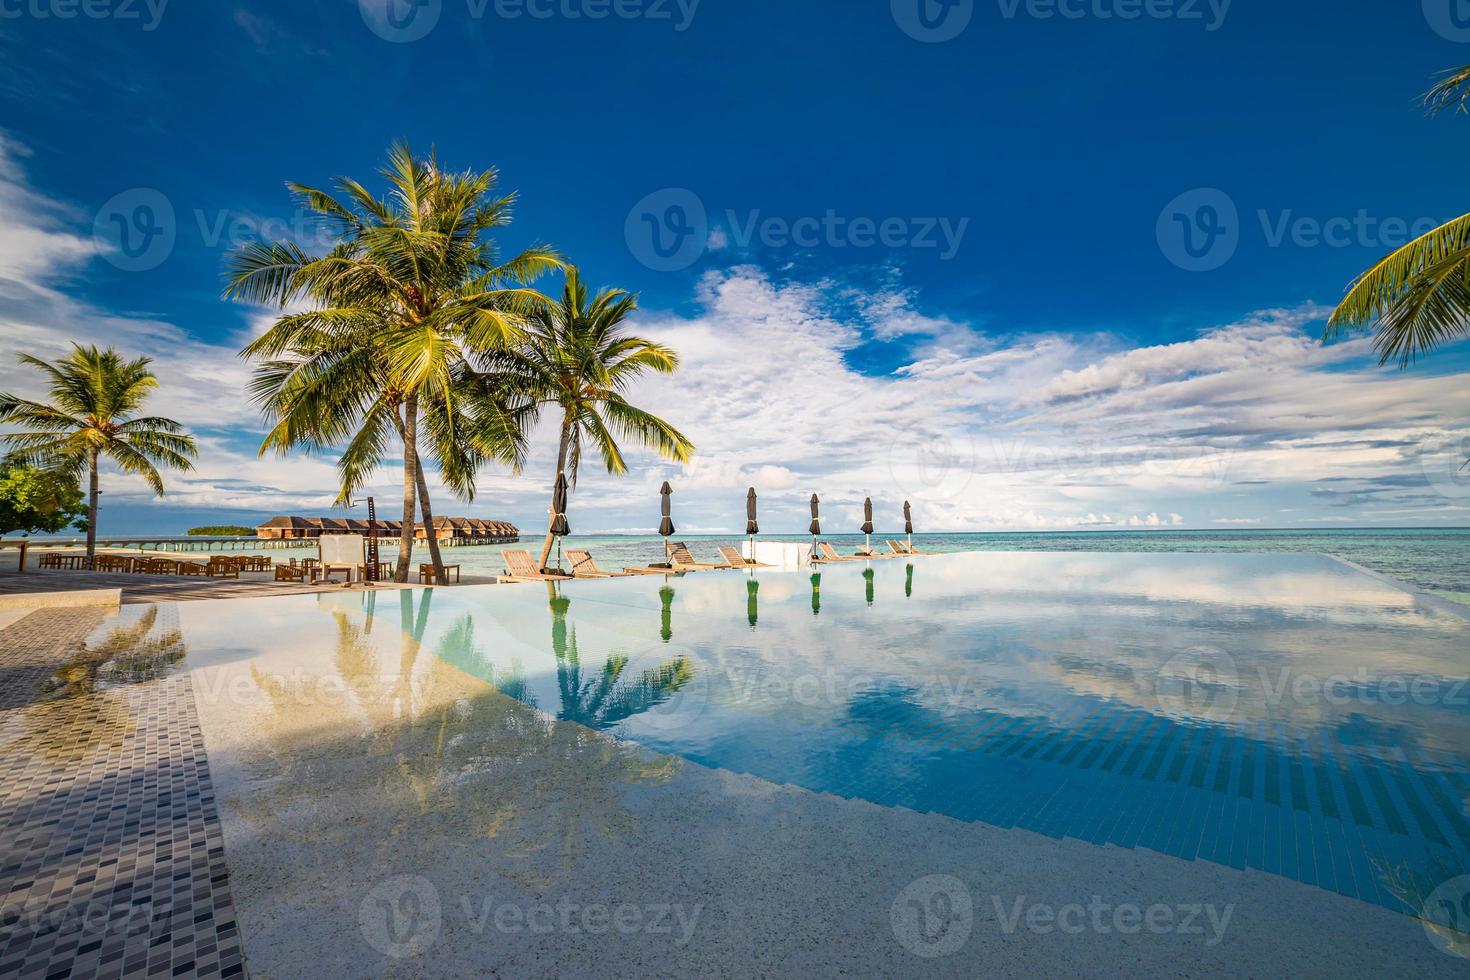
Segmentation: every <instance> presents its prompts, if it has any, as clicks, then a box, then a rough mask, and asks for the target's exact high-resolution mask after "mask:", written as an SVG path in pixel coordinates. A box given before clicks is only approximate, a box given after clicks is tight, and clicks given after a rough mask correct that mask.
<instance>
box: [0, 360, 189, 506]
mask: <svg viewBox="0 0 1470 980" xmlns="http://www.w3.org/2000/svg"><path fill="white" fill-rule="evenodd" d="M20 362H21V363H22V364H28V365H30V366H31V367H33V368H35V369H37V370H38V371H40V372H42V373H43V374H45V375H46V376H47V377H48V378H49V379H50V387H51V403H50V404H44V403H41V402H33V401H27V400H26V399H23V398H17V397H15V396H14V395H9V394H0V422H9V423H11V424H13V425H18V426H22V427H23V428H24V429H25V430H26V431H21V432H10V433H6V434H5V435H3V436H0V439H3V440H4V441H5V442H6V443H8V444H9V445H10V446H11V449H12V452H11V457H12V458H13V459H15V460H16V461H18V462H22V463H27V464H30V465H33V466H39V467H42V468H44V469H48V470H51V471H54V472H57V473H64V474H67V475H68V476H69V477H71V478H72V479H74V480H76V481H78V482H79V481H80V480H81V478H82V477H83V476H86V475H87V474H88V472H89V470H90V469H91V468H92V467H94V466H96V464H97V461H98V460H99V459H107V460H109V461H111V462H112V463H113V464H115V465H116V466H117V467H118V468H119V469H121V470H122V471H123V472H124V473H131V474H133V475H135V476H141V477H142V478H143V479H144V481H146V482H147V484H148V485H149V486H150V487H152V488H153V492H154V493H156V494H158V495H159V496H160V497H161V496H163V477H162V476H161V475H159V472H158V467H159V466H164V467H169V468H173V469H177V470H189V469H193V465H194V464H193V462H192V460H193V457H194V456H195V454H196V453H197V452H198V449H197V447H196V446H195V444H194V439H193V438H192V437H191V436H189V435H187V434H186V433H185V432H184V427H183V426H181V425H180V424H179V423H177V422H175V421H173V420H172V419H164V418H153V417H143V416H138V415H136V414H135V413H136V412H137V411H138V409H140V408H141V407H142V405H143V402H145V401H146V400H147V399H148V396H149V395H150V394H152V392H153V389H155V388H157V387H158V379H157V378H155V377H154V376H153V373H152V372H151V371H149V370H148V365H149V364H150V363H151V362H150V360H149V359H148V358H146V357H140V358H138V359H137V360H135V361H124V360H123V359H122V357H121V355H119V354H118V352H117V351H116V350H114V349H112V348H111V347H109V348H108V349H107V350H105V351H104V350H98V349H97V348H96V347H82V346H81V345H80V344H74V345H73V346H72V352H71V353H70V354H68V355H67V356H66V357H63V358H62V359H61V360H59V361H57V362H56V363H55V364H48V363H47V362H46V361H43V360H41V359H40V358H38V357H32V356H31V355H29V354H22V355H20Z"/></svg>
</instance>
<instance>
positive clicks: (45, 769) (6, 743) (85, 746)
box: [0, 609, 243, 980]
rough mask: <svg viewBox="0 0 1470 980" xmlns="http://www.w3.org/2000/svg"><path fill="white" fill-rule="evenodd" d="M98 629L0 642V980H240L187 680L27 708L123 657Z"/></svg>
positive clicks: (84, 614) (66, 626) (7, 633)
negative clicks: (49, 687)
mask: <svg viewBox="0 0 1470 980" xmlns="http://www.w3.org/2000/svg"><path fill="white" fill-rule="evenodd" d="M110 618H111V617H110V616H109V614H108V613H107V612H106V611H104V610H102V609H43V610H38V611H36V612H33V613H31V614H30V615H28V616H25V617H24V618H22V619H19V620H18V621H16V622H14V623H12V624H11V625H10V626H8V627H7V628H5V629H3V630H0V764H3V766H4V783H3V789H0V976H3V977H17V978H23V980H30V978H60V977H78V978H91V977H156V976H164V977H174V976H223V977H232V976H239V975H241V973H242V970H243V957H242V954H241V950H240V937H239V931H238V928H237V926H236V923H235V913H234V908H233V905H232V903H231V900H230V890H229V878H228V873H227V872H226V869H225V863H224V847H223V838H222V835H221V830H220V824H219V818H218V814H217V812H216V809H215V800H214V790H213V788H212V786H211V784H210V776H209V768H208V765H207V764H206V762H205V755H204V739H203V735H202V733H201V732H200V729H199V721H198V717H197V715H196V713H195V710H194V698H193V692H192V688H191V685H190V680H189V677H188V675H187V674H180V673H177V672H175V673H172V674H167V673H166V672H164V671H162V670H160V669H154V665H151V664H133V665H130V667H129V670H130V671H131V675H130V676H128V677H126V678H118V679H117V682H116V683H113V684H111V685H109V686H108V687H107V688H106V689H105V690H96V689H93V690H90V691H89V690H87V689H86V687H87V685H86V684H79V685H77V687H76V689H75V690H73V691H71V692H61V693H58V694H57V695H55V696H50V697H46V696H43V695H42V693H41V692H42V689H43V687H44V686H45V685H46V684H47V682H48V681H49V680H50V679H51V678H52V677H53V676H54V675H55V674H56V673H57V671H59V670H65V671H67V672H68V673H69V674H71V673H73V672H78V671H80V672H85V671H86V670H87V669H88V668H87V665H88V664H96V663H97V661H98V658H99V657H106V656H111V655H113V654H116V653H118V652H119V651H120V650H122V651H123V652H124V653H125V654H126V652H127V651H126V648H127V647H128V646H130V645H131V644H132V641H133V640H134V637H133V636H130V635H129V634H127V633H124V634H121V635H118V634H113V633H112V632H111V630H110V629H109V627H108V625H107V624H108V621H109V619H110ZM161 618H166V617H165V616H159V617H157V618H156V619H155V621H154V622H153V623H151V624H150V631H149V632H151V633H153V634H154V637H155V638H156V639H161V640H166V639H167V633H168V631H167V628H166V626H165V627H164V628H163V629H162V630H159V631H155V630H154V629H153V628H152V627H154V626H157V625H158V624H157V619H161ZM156 647H157V648H156V649H150V650H148V651H146V653H149V654H152V653H156V654H158V655H159V656H160V657H162V658H163V659H169V658H171V657H173V656H176V653H177V652H176V651H171V650H170V649H169V644H168V643H167V642H164V643H160V644H156ZM78 676H79V675H78Z"/></svg>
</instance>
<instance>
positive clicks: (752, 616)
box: [745, 578, 761, 626]
mask: <svg viewBox="0 0 1470 980" xmlns="http://www.w3.org/2000/svg"><path fill="white" fill-rule="evenodd" d="M760 590H761V584H760V583H759V582H757V581H756V580H755V579H753V578H752V579H747V580H746V582H745V618H746V619H748V620H750V625H751V626H754V625H755V624H756V623H757V622H758V621H759V620H760V603H759V601H758V600H757V599H756V594H757V593H758V592H760Z"/></svg>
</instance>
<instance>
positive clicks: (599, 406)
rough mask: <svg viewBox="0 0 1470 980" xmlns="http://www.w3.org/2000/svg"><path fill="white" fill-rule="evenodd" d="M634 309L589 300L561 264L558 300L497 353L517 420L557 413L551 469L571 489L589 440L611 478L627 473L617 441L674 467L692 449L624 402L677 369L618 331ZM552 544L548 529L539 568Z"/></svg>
mask: <svg viewBox="0 0 1470 980" xmlns="http://www.w3.org/2000/svg"><path fill="white" fill-rule="evenodd" d="M636 309H638V299H637V297H636V296H633V295H632V294H630V293H626V292H623V291H622V290H616V289H606V290H602V291H600V292H599V293H598V294H597V296H596V297H595V298H593V299H591V300H590V301H589V299H588V294H587V287H586V286H585V285H583V283H582V276H581V273H580V272H579V271H578V270H577V269H576V268H575V267H568V268H567V270H566V283H565V285H564V287H563V289H562V295H561V300H560V302H556V303H549V304H546V305H543V306H539V307H536V308H534V309H532V310H531V311H530V312H529V313H528V316H527V322H526V325H525V330H524V334H523V336H522V337H521V338H520V340H519V341H518V343H516V345H515V346H514V347H513V348H509V349H507V350H506V351H505V352H503V353H502V354H500V355H499V356H498V363H499V364H500V365H501V368H502V372H503V373H500V374H498V375H495V376H496V377H498V378H500V379H501V384H502V386H503V389H504V390H505V391H506V392H507V393H509V394H510V395H511V396H513V397H512V398H511V399H509V402H510V404H511V405H514V404H515V402H514V398H515V397H519V398H522V399H524V402H525V404H524V405H523V406H522V407H521V408H520V409H519V411H520V413H521V414H520V415H519V416H517V421H518V422H519V423H521V424H522V425H530V424H532V423H533V422H534V421H535V420H536V419H537V418H538V417H539V415H540V413H541V412H542V410H544V409H546V408H548V407H550V408H553V409H556V410H558V411H559V414H560V416H561V417H560V419H559V420H558V432H559V435H560V441H559V444H558V446H557V451H556V472H557V474H562V473H565V474H566V476H567V478H568V480H569V481H570V483H571V485H572V486H576V484H577V474H578V471H579V469H580V468H581V463H582V454H583V446H584V443H589V442H590V444H591V445H592V447H593V448H594V449H595V451H596V452H597V454H598V455H599V456H601V457H602V462H603V465H604V466H606V467H607V471H608V472H609V473H613V474H622V473H625V472H627V469H628V466H627V463H626V462H625V461H624V459H623V452H622V449H621V448H620V447H619V446H618V439H619V438H620V437H621V438H625V439H632V440H634V441H635V442H637V443H638V444H640V445H643V446H647V447H650V448H652V449H654V450H656V451H657V452H658V453H659V455H661V456H663V457H664V458H665V459H671V460H674V461H676V462H680V463H684V462H688V461H689V459H690V458H692V457H693V455H694V445H693V444H692V443H691V442H690V441H689V440H688V439H686V438H685V437H684V436H683V435H682V434H681V433H680V432H679V430H677V429H675V428H674V427H673V426H672V425H670V424H669V423H668V422H665V421H664V420H663V419H661V418H659V417H657V416H656V415H652V414H650V413H649V412H646V411H644V410H643V409H641V408H636V407H634V406H633V405H632V404H631V403H629V402H628V400H627V397H626V395H627V392H628V389H629V387H630V386H631V385H632V383H633V382H634V381H636V380H637V379H638V378H640V377H641V376H643V375H644V374H645V373H647V372H649V371H653V372H657V373H660V374H669V373H672V372H673V371H675V370H676V369H677V368H678V366H679V357H678V355H677V354H675V353H674V352H673V351H672V350H670V349H669V348H667V347H665V346H663V345H662V344H656V343H654V342H653V341H651V340H645V339H644V338H642V337H636V336H633V335H631V334H629V333H627V332H626V330H625V328H624V327H623V321H624V320H626V319H627V318H628V316H629V315H630V314H631V313H633V311H635V310H636ZM497 409H498V410H499V412H503V411H504V410H503V408H501V407H500V406H497ZM492 421H493V422H495V423H496V425H494V426H492V427H491V428H490V431H491V432H492V433H493V432H497V431H499V430H500V429H501V428H503V427H504V425H505V423H504V415H503V414H499V413H497V414H493V415H492ZM481 424H484V423H483V421H482V423H481ZM485 448H493V444H491V446H488V447H485ZM552 482H553V483H554V482H555V475H553V479H552ZM554 541H555V538H554V536H553V535H552V534H551V532H550V529H549V527H548V530H547V535H546V541H545V543H544V545H543V546H542V548H541V561H540V567H543V568H544V567H545V566H546V562H547V560H548V559H549V558H550V556H551V547H552V544H553V543H554Z"/></svg>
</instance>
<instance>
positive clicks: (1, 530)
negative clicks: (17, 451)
mask: <svg viewBox="0 0 1470 980" xmlns="http://www.w3.org/2000/svg"><path fill="white" fill-rule="evenodd" d="M86 510H87V507H86V502H85V501H84V500H83V498H82V488H81V487H79V486H78V485H77V481H76V480H74V479H72V478H71V477H70V476H67V475H66V474H64V473H54V472H48V471H46V470H42V469H39V468H37V467H34V466H26V465H23V464H21V463H16V462H13V461H10V460H5V461H3V462H0V534H11V533H14V532H16V531H19V532H21V533H22V534H57V533H59V532H61V531H64V530H66V528H67V527H68V526H70V525H72V524H73V523H76V522H77V521H78V519H79V518H81V517H82V515H83V514H85V513H86Z"/></svg>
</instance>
